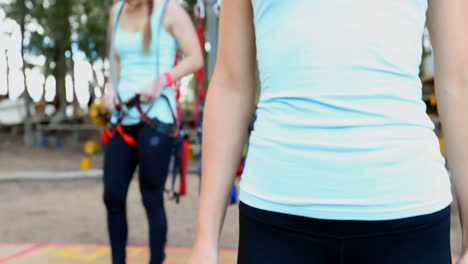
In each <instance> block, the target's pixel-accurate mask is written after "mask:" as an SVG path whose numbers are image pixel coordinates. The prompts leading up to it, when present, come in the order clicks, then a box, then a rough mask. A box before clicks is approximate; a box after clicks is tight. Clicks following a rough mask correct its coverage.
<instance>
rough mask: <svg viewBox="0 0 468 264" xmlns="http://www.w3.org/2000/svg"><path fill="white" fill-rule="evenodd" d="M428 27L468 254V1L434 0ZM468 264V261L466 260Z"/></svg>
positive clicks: (437, 93)
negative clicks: (467, 134)
mask: <svg viewBox="0 0 468 264" xmlns="http://www.w3.org/2000/svg"><path fill="white" fill-rule="evenodd" d="M428 25H429V30H430V33H431V39H432V44H433V48H434V59H435V82H436V85H435V86H436V95H437V102H438V109H439V115H440V117H441V121H442V126H443V131H444V138H445V142H446V146H447V147H446V149H447V158H448V161H449V165H450V170H451V177H452V183H453V185H454V188H455V193H456V197H457V200H458V204H459V210H460V221H461V224H462V230H463V252H464V253H466V252H467V250H468V237H467V236H468V137H467V136H466V133H467V131H468V119H467V118H466V115H467V114H468V1H466V0H443V1H440V0H430V1H429V13H428ZM465 261H466V260H465Z"/></svg>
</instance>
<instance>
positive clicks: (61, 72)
mask: <svg viewBox="0 0 468 264" xmlns="http://www.w3.org/2000/svg"><path fill="white" fill-rule="evenodd" d="M57 52H58V53H57V57H56V58H57V60H56V66H55V69H54V77H55V82H56V86H55V89H56V98H57V101H58V105H57V111H56V112H55V115H54V117H53V118H52V122H53V123H59V122H62V121H65V120H66V118H67V112H66V111H67V91H66V81H65V77H66V76H67V61H66V58H65V52H64V51H63V50H58V51H57Z"/></svg>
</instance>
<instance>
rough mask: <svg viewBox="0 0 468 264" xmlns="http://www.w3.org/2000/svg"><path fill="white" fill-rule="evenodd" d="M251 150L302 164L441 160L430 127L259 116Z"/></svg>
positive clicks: (437, 144)
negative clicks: (292, 122)
mask: <svg viewBox="0 0 468 264" xmlns="http://www.w3.org/2000/svg"><path fill="white" fill-rule="evenodd" d="M250 150H254V151H255V152H256V153H258V154H260V153H261V155H266V156H269V155H271V153H275V155H276V154H277V155H278V156H281V159H285V160H288V161H291V162H293V163H294V162H296V161H297V162H301V161H303V162H304V164H302V165H306V163H307V161H308V160H318V161H321V162H320V163H319V165H320V164H322V165H324V166H325V165H327V164H328V165H330V166H335V165H336V164H342V165H344V164H350V165H355V164H362V165H366V164H372V163H375V164H391V163H393V164H396V163H400V162H406V161H407V160H414V159H415V156H417V157H420V158H426V159H431V160H440V159H441V154H440V146H439V141H438V138H437V136H436V135H435V133H434V131H433V130H431V129H430V128H429V127H424V126H409V125H396V124H393V125H390V124H388V125H375V126H349V127H333V126H322V127H317V126H295V127H292V126H282V125H281V124H270V123H268V122H265V121H264V120H262V119H261V118H259V120H257V122H256V123H255V128H254V131H253V132H252V134H251V137H250ZM250 150H249V151H250ZM337 161H339V162H341V163H336V162H337Z"/></svg>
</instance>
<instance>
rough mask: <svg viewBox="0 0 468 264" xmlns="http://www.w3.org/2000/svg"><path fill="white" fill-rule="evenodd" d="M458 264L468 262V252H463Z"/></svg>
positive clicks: (466, 263)
mask: <svg viewBox="0 0 468 264" xmlns="http://www.w3.org/2000/svg"><path fill="white" fill-rule="evenodd" d="M457 264H468V252H463V253H462V255H461V257H460V259H458V261H457Z"/></svg>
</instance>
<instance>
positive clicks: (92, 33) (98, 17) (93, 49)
mask: <svg viewBox="0 0 468 264" xmlns="http://www.w3.org/2000/svg"><path fill="white" fill-rule="evenodd" d="M111 5H112V1H102V0H80V4H79V5H75V6H74V9H73V11H74V13H75V14H76V16H77V22H78V23H77V24H76V25H77V27H76V43H77V44H78V48H79V49H80V50H81V51H83V52H84V54H85V55H86V59H87V60H88V61H89V63H90V64H91V66H92V67H93V80H94V85H98V84H99V82H98V75H97V72H96V71H97V70H100V71H101V74H102V75H105V74H104V71H105V68H104V64H105V59H106V56H107V35H108V34H107V25H108V19H109V10H110V7H111ZM96 62H100V65H101V68H100V69H95V67H96ZM103 86H104V83H101V85H100V88H101V91H102V90H103Z"/></svg>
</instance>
